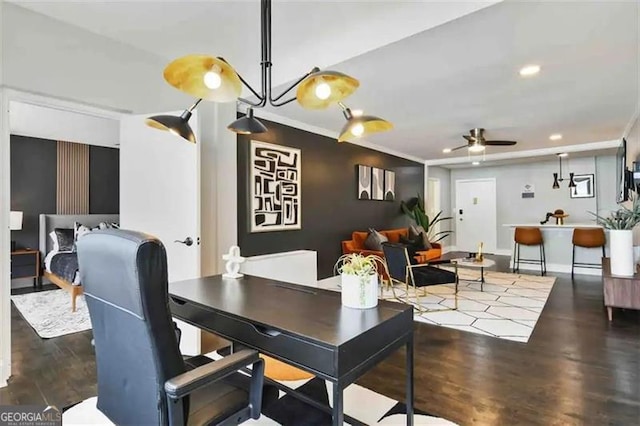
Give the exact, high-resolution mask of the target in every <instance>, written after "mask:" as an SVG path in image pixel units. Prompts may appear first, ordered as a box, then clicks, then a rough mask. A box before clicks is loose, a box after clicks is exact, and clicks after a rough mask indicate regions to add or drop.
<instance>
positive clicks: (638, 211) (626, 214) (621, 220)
mask: <svg viewBox="0 0 640 426" xmlns="http://www.w3.org/2000/svg"><path fill="white" fill-rule="evenodd" d="M632 201H633V203H632V204H631V208H630V209H629V208H627V207H625V206H622V207H621V208H620V209H618V210H616V211H615V212H611V215H610V216H609V217H603V216H600V215H599V214H597V213H593V212H589V213H590V214H591V215H593V216H594V217H595V218H596V222H597V223H599V224H600V225H602V226H604V227H605V228H607V229H616V230H630V229H633V228H635V226H636V225H637V224H638V223H640V197H638V196H635V197H633V198H632Z"/></svg>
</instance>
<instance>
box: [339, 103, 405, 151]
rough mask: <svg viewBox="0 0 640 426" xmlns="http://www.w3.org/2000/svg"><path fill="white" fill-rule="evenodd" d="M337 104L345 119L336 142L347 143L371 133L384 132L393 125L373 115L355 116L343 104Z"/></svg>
mask: <svg viewBox="0 0 640 426" xmlns="http://www.w3.org/2000/svg"><path fill="white" fill-rule="evenodd" d="M338 104H339V105H340V107H341V108H342V113H343V115H344V118H346V119H347V122H346V123H345V125H344V126H343V127H342V130H340V136H338V142H347V141H351V140H353V139H357V138H361V137H363V136H366V135H370V134H372V133H377V132H386V131H387V130H391V129H393V124H391V123H390V122H388V121H387V120H384V119H382V118H380V117H376V116H374V115H359V116H356V115H354V114H353V112H352V111H351V109H350V108H349V107H347V106H346V105H345V104H343V103H342V102H339V103H338Z"/></svg>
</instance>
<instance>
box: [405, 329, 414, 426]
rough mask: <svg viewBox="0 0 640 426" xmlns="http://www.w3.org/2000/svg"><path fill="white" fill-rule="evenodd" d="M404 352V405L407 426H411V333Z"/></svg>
mask: <svg viewBox="0 0 640 426" xmlns="http://www.w3.org/2000/svg"><path fill="white" fill-rule="evenodd" d="M405 351H406V352H407V359H406V365H405V370H406V374H407V379H406V380H407V390H406V396H405V398H406V401H405V403H406V404H407V426H413V333H411V336H409V340H408V341H407V344H406V345H405Z"/></svg>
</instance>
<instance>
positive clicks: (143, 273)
mask: <svg viewBox="0 0 640 426" xmlns="http://www.w3.org/2000/svg"><path fill="white" fill-rule="evenodd" d="M78 262H79V270H80V278H81V282H82V286H83V287H84V295H85V297H86V301H87V306H88V308H89V315H90V317H91V324H92V326H93V336H94V340H95V351H96V364H97V370H98V409H100V411H102V412H103V413H104V414H105V415H106V416H107V417H109V419H110V420H111V421H113V422H114V423H116V424H122V425H132V424H154V425H164V424H167V423H168V419H167V407H166V396H165V392H164V383H165V382H166V381H167V380H168V379H169V378H171V377H174V376H177V375H178V374H181V373H183V372H184V371H185V365H184V362H183V360H182V356H181V355H180V349H179V347H178V341H177V338H176V335H175V332H174V327H173V321H172V319H171V314H170V311H169V302H168V283H167V256H166V253H165V249H164V246H163V245H162V243H161V242H160V241H159V240H157V239H156V238H154V237H152V236H150V235H146V234H143V233H139V232H133V231H125V230H116V229H109V230H104V231H94V232H91V233H90V234H87V235H85V236H84V237H82V238H81V239H80V240H79V241H78ZM185 405H186V404H185ZM187 413H188V409H187V408H186V407H185V415H186V414H187Z"/></svg>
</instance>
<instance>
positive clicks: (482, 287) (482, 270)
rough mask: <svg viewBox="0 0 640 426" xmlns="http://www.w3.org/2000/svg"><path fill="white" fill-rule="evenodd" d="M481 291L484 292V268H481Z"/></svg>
mask: <svg viewBox="0 0 640 426" xmlns="http://www.w3.org/2000/svg"><path fill="white" fill-rule="evenodd" d="M480 291H481V292H483V291H484V266H481V267H480Z"/></svg>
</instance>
